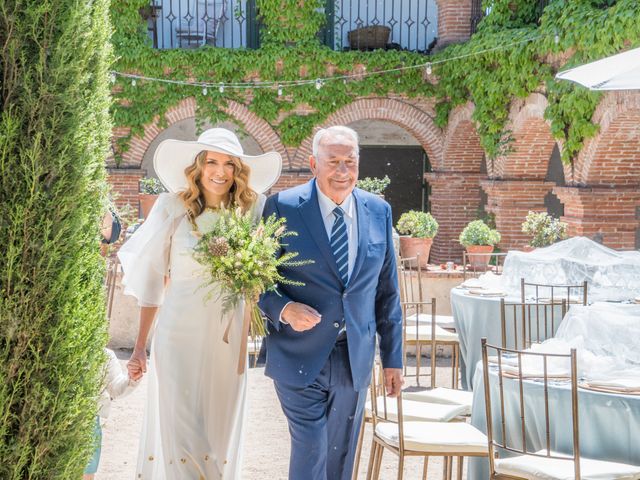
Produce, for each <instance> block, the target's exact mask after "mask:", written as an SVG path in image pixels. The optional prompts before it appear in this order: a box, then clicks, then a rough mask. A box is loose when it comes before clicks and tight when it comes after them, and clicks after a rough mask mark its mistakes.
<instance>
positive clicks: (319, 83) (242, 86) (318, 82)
mask: <svg viewBox="0 0 640 480" xmlns="http://www.w3.org/2000/svg"><path fill="white" fill-rule="evenodd" d="M540 38H542V35H537V36H535V37H529V38H525V39H523V40H519V41H516V42H513V43H510V44H507V45H496V46H495V47H491V48H487V49H485V50H481V51H477V52H470V53H466V54H463V55H458V56H455V57H450V58H444V59H442V60H437V61H434V62H426V63H421V64H417V65H404V64H403V66H402V67H397V68H389V69H386V70H373V71H370V72H368V71H367V68H366V66H363V67H362V68H361V71H360V72H359V73H351V74H346V75H338V76H335V77H327V78H316V79H315V80H308V79H299V80H288V81H280V82H274V81H262V82H232V83H227V84H225V83H223V82H220V83H218V84H216V83H208V82H196V81H192V82H189V81H184V80H173V79H169V78H156V77H147V76H144V75H136V74H132V73H125V72H118V71H112V72H111V79H112V81H113V82H115V79H116V77H117V76H120V77H123V78H130V79H131V85H132V86H134V87H135V86H136V84H137V80H145V81H149V82H159V83H167V84H173V85H183V86H196V87H201V88H202V94H203V95H206V93H205V92H206V91H207V88H215V87H216V86H217V87H218V91H219V92H220V93H224V90H225V88H231V89H235V90H254V89H260V88H270V89H273V88H274V87H275V88H277V92H278V96H281V95H282V91H283V89H284V88H290V87H299V86H305V85H310V84H313V85H315V88H316V90H320V89H321V88H322V87H323V86H324V83H325V82H330V81H340V80H342V83H343V84H344V85H346V84H347V83H348V82H349V81H350V80H360V79H363V78H365V77H369V76H372V75H384V74H387V73H402V72H404V71H406V70H415V69H420V68H422V69H424V71H425V73H426V74H427V75H431V73H432V70H433V67H434V66H435V65H438V64H441V63H447V62H453V61H456V60H461V59H464V58H468V57H473V56H478V55H482V54H485V53H488V52H494V51H496V50H502V49H507V48H509V47H513V46H516V45H520V44H523V43H529V42H532V41H534V40H538V39H540ZM554 41H555V42H556V44H558V43H559V41H560V36H559V34H558V32H557V31H556V33H555V35H554ZM397 81H398V83H402V80H401V77H399V78H398V80H397Z"/></svg>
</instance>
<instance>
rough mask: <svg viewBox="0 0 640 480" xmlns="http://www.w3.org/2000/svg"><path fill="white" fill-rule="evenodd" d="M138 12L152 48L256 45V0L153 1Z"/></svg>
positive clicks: (250, 46)
mask: <svg viewBox="0 0 640 480" xmlns="http://www.w3.org/2000/svg"><path fill="white" fill-rule="evenodd" d="M140 14H141V15H142V16H143V18H144V19H146V21H147V25H148V31H149V37H150V38H151V41H152V43H153V46H154V48H159V49H168V48H198V47H202V46H205V45H209V46H212V47H221V48H241V47H248V48H257V46H258V42H259V39H258V37H259V36H258V23H257V20H256V9H255V0H152V2H151V4H150V5H149V6H148V7H145V8H143V9H141V11H140Z"/></svg>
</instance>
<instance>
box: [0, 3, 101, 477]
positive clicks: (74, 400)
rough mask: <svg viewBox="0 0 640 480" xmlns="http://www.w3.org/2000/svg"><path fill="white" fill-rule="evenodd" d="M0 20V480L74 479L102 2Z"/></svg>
mask: <svg viewBox="0 0 640 480" xmlns="http://www.w3.org/2000/svg"><path fill="white" fill-rule="evenodd" d="M0 12H1V13H0V19H1V20H0V44H1V45H2V49H0V65H1V67H0V112H2V113H0V252H1V253H0V478H1V479H3V480H23V479H30V480H52V479H55V480H58V479H60V480H61V479H79V478H81V477H82V472H83V470H84V467H85V466H86V464H87V461H88V460H89V456H90V454H91V452H92V451H93V450H94V445H95V443H94V426H95V416H96V413H97V404H96V403H97V402H96V399H97V396H98V393H99V390H100V388H101V383H102V378H103V374H104V368H103V365H104V363H105V360H106V358H105V355H104V353H103V352H104V350H103V347H104V345H105V343H106V311H105V296H104V290H103V279H104V259H103V258H102V257H101V256H100V254H99V248H100V247H99V246H100V243H99V227H100V222H101V219H102V217H103V216H104V205H105V200H104V199H105V197H106V195H107V189H106V181H105V180H106V172H105V168H104V161H105V158H107V156H108V154H109V147H110V137H111V131H112V125H111V119H110V116H109V107H110V96H109V90H110V85H109V73H108V69H109V66H110V64H111V62H112V55H111V49H110V46H109V37H110V35H111V26H110V24H109V2H108V1H107V0H93V1H91V2H77V1H75V0H60V1H56V2H14V1H11V0H9V1H6V0H0Z"/></svg>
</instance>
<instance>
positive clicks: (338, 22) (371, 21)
mask: <svg viewBox="0 0 640 480" xmlns="http://www.w3.org/2000/svg"><path fill="white" fill-rule="evenodd" d="M325 8H326V14H327V26H326V29H325V31H324V42H325V44H326V45H328V46H329V47H331V48H333V49H334V50H353V49H359V50H372V49H375V48H385V49H397V50H410V51H418V52H424V53H428V52H429V51H430V49H431V47H432V46H433V44H435V40H436V37H437V23H438V21H437V18H438V8H437V5H436V2H435V0H329V1H328V2H327V6H326V7H325Z"/></svg>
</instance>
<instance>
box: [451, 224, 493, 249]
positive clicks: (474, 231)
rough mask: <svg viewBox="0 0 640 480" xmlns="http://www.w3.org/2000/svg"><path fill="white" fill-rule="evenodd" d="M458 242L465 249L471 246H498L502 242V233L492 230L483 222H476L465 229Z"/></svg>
mask: <svg viewBox="0 0 640 480" xmlns="http://www.w3.org/2000/svg"><path fill="white" fill-rule="evenodd" d="M458 241H459V242H460V244H461V245H463V246H464V247H468V246H470V245H492V246H493V245H496V244H497V243H499V242H500V233H498V231H497V230H493V229H491V228H490V227H489V226H488V225H487V224H486V223H484V222H483V221H482V220H474V221H473V222H469V224H468V225H467V226H466V227H464V230H462V232H461V233H460V237H459V238H458Z"/></svg>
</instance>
